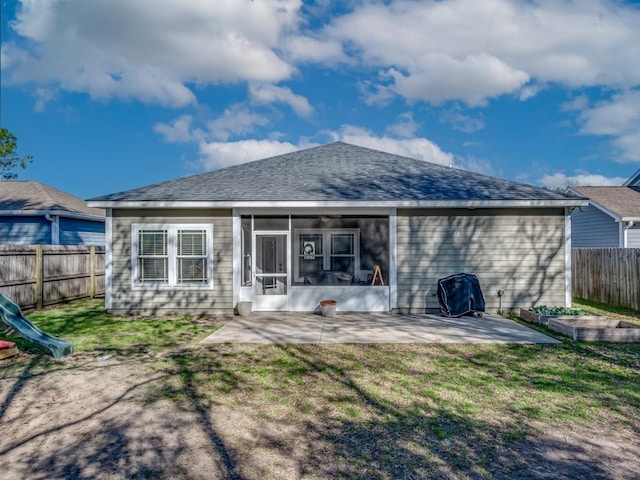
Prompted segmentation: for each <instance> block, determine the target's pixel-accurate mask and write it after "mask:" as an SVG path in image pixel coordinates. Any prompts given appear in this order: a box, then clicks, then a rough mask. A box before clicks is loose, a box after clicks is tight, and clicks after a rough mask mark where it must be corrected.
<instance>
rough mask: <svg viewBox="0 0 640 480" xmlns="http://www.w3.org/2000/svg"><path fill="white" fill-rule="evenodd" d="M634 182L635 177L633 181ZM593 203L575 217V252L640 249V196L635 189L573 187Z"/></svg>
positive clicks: (573, 213) (571, 189)
mask: <svg viewBox="0 0 640 480" xmlns="http://www.w3.org/2000/svg"><path fill="white" fill-rule="evenodd" d="M632 178H633V177H632ZM567 191H569V192H571V193H575V194H577V195H582V196H584V197H587V198H588V199H589V205H588V206H586V207H582V208H580V209H576V210H574V211H573V212H572V213H571V239H572V246H573V247H574V248H591V247H593V248H597V247H621V248H627V247H635V248H638V247H640V192H639V191H638V190H635V189H634V188H632V187H631V186H627V185H624V186H621V187H578V186H574V187H569V188H568V189H567Z"/></svg>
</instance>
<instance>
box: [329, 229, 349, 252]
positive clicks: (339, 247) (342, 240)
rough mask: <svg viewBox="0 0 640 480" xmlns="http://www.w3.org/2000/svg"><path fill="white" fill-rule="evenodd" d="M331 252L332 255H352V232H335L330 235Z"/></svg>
mask: <svg viewBox="0 0 640 480" xmlns="http://www.w3.org/2000/svg"><path fill="white" fill-rule="evenodd" d="M331 253H332V254H333V255H353V234H352V233H340V234H338V233H336V234H333V235H331Z"/></svg>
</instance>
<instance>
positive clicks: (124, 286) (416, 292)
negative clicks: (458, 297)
mask: <svg viewBox="0 0 640 480" xmlns="http://www.w3.org/2000/svg"><path fill="white" fill-rule="evenodd" d="M89 205H90V206H94V207H100V208H105V209H106V210H107V221H106V225H107V242H106V252H107V286H106V290H107V292H106V304H107V308H108V309H109V310H110V311H113V312H119V313H154V314H158V313H163V312H167V313H168V312H185V313H186V312H189V313H216V312H230V311H232V309H233V308H234V307H235V306H236V305H237V303H238V302H239V301H251V302H253V310H258V311H313V310H315V309H316V307H317V306H318V304H319V301H321V300H323V299H333V300H336V301H337V302H338V311H398V312H421V313H424V312H425V311H427V312H428V311H432V310H436V309H437V308H438V300H437V297H436V293H437V281H438V279H440V278H442V277H445V276H448V275H450V274H453V273H458V272H466V273H473V274H476V275H477V276H478V278H479V280H480V284H481V287H482V288H483V290H484V293H485V297H486V304H487V309H488V310H493V311H495V310H497V309H498V308H499V307H500V306H501V307H502V308H504V309H512V308H517V307H520V306H527V307H530V306H532V305H534V304H540V303H544V304H551V305H570V303H571V254H570V253H571V239H570V233H571V232H570V228H569V209H570V208H574V207H576V206H581V205H586V200H585V199H583V198H582V197H578V196H575V195H573V194H569V193H559V192H555V191H551V190H546V189H542V188H538V187H534V186H530V185H524V184H520V183H515V182H512V181H508V180H503V179H498V178H493V177H489V176H486V175H480V174H476V173H471V172H467V171H463V170H458V169H454V168H448V167H444V166H441V165H436V164H432V163H428V162H424V161H420V160H414V159H411V158H406V157H401V156H398V155H393V154H390V153H385V152H381V151H377V150H371V149H368V148H363V147H359V146H355V145H349V144H346V143H341V142H337V143H332V144H329V145H325V146H319V147H314V148H309V149H306V150H300V151H297V152H293V153H288V154H284V155H279V156H275V157H272V158H267V159H263V160H257V161H254V162H250V163H246V164H242V165H236V166H232V167H228V168H224V169H221V170H217V171H213V172H208V173H203V174H200V175H195V176H190V177H185V178H180V179H177V180H171V181H167V182H164V183H159V184H155V185H150V186H146V187H142V188H138V189H134V190H129V191H125V192H121V193H114V194H112V195H106V196H103V197H97V198H94V199H91V200H90V201H89ZM376 265H377V266H378V267H379V270H380V273H381V274H382V279H381V281H379V280H378V278H376V277H377V276H374V272H375V271H377V270H378V268H376ZM499 291H500V292H501V295H500V296H498V295H499V294H498V292H499Z"/></svg>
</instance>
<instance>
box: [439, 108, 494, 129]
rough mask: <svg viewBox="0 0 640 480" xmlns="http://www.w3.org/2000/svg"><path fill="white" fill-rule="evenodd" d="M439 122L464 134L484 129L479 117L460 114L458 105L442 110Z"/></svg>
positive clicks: (482, 121)
mask: <svg viewBox="0 0 640 480" xmlns="http://www.w3.org/2000/svg"><path fill="white" fill-rule="evenodd" d="M440 121H441V122H443V123H449V124H451V126H452V127H453V128H454V129H455V130H458V131H460V132H464V133H473V132H477V131H478V130H482V129H483V128H484V120H483V119H482V118H481V117H472V116H471V115H467V114H464V113H462V108H461V107H460V105H458V104H456V105H454V106H453V107H452V108H450V109H448V110H443V111H442V113H441V114H440Z"/></svg>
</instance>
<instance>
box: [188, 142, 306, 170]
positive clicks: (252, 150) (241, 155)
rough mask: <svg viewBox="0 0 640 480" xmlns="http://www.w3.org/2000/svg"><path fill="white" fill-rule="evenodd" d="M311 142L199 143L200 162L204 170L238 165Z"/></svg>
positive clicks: (291, 149)
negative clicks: (298, 143) (297, 143)
mask: <svg viewBox="0 0 640 480" xmlns="http://www.w3.org/2000/svg"><path fill="white" fill-rule="evenodd" d="M307 146H309V147H310V146H313V145H311V144H308V145H305V146H304V147H303V146H301V145H294V144H292V143H289V142H280V141H277V140H240V141H237V142H202V143H200V147H199V149H200V155H201V159H200V161H201V163H202V166H203V167H204V168H205V170H216V169H218V168H223V167H229V166H232V165H239V164H241V163H246V162H250V161H252V160H259V159H261V158H268V157H272V156H274V155H280V154H283V153H289V152H293V151H295V150H299V149H301V148H306V147H307Z"/></svg>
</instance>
